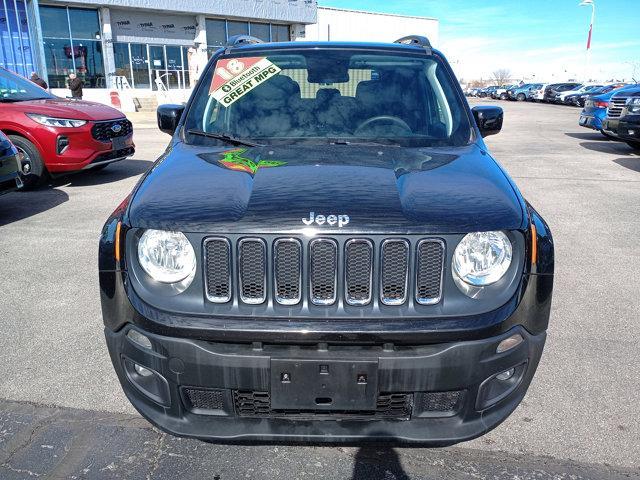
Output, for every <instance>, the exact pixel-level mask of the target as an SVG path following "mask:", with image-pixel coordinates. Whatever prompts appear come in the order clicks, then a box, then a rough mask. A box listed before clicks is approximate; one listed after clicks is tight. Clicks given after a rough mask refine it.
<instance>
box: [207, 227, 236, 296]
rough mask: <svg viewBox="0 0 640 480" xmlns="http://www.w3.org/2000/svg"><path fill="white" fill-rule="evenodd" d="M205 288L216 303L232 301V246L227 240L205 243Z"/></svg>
mask: <svg viewBox="0 0 640 480" xmlns="http://www.w3.org/2000/svg"><path fill="white" fill-rule="evenodd" d="M204 264H205V269H206V272H207V274H206V277H205V288H206V290H207V298H208V299H209V300H210V301H212V302H214V303H226V302H228V301H229V300H231V244H230V243H229V240H227V239H226V238H208V239H206V240H205V242H204Z"/></svg>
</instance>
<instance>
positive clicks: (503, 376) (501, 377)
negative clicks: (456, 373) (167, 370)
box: [136, 365, 516, 381]
mask: <svg viewBox="0 0 640 480" xmlns="http://www.w3.org/2000/svg"><path fill="white" fill-rule="evenodd" d="M136 367H137V365H136ZM145 370H146V369H145ZM515 372H516V369H515V368H510V369H509V370H505V371H504V372H502V373H499V374H498V375H496V378H497V379H498V380H502V381H506V380H509V379H510V378H511V377H513V374H514V373H515Z"/></svg>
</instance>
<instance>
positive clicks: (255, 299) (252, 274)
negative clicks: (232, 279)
mask: <svg viewBox="0 0 640 480" xmlns="http://www.w3.org/2000/svg"><path fill="white" fill-rule="evenodd" d="M266 256H267V255H266V247H265V243H264V241H263V240H262V239H260V238H244V239H242V240H240V241H239V242H238V269H239V275H238V277H239V280H240V300H242V301H243V302H244V303H249V304H259V303H262V302H264V301H265V300H266V291H267V258H266Z"/></svg>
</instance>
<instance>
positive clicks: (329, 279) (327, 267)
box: [309, 238, 338, 305]
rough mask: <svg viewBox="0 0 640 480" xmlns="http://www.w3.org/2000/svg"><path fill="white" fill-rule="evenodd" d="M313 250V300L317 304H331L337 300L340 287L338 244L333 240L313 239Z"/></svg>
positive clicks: (311, 283) (311, 284) (311, 246)
mask: <svg viewBox="0 0 640 480" xmlns="http://www.w3.org/2000/svg"><path fill="white" fill-rule="evenodd" d="M309 249H310V252H311V282H310V288H311V302H313V303H314V304H315V305H331V304H333V303H334V302H335V301H336V291H337V289H338V246H337V245H336V242H334V241H333V240H329V239H325V238H321V239H317V240H312V241H311V243H310V246H309Z"/></svg>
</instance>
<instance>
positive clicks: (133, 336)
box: [127, 329, 151, 349]
mask: <svg viewBox="0 0 640 480" xmlns="http://www.w3.org/2000/svg"><path fill="white" fill-rule="evenodd" d="M127 337H128V338H129V340H131V341H132V342H133V343H136V344H138V345H140V346H141V347H144V348H148V349H151V340H149V338H148V337H147V336H146V335H143V334H141V333H140V332H139V331H137V330H134V329H131V330H129V331H128V332H127Z"/></svg>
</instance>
